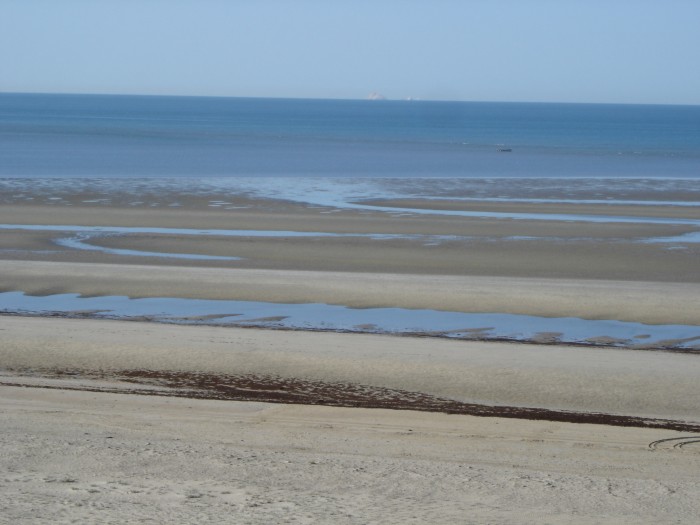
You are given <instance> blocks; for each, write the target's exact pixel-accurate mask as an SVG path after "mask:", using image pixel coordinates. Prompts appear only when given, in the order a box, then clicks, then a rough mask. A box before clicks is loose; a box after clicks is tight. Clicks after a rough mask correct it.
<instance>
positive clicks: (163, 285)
mask: <svg viewBox="0 0 700 525" xmlns="http://www.w3.org/2000/svg"><path fill="white" fill-rule="evenodd" d="M0 269H2V271H1V272H0V289H2V290H4V291H24V292H26V293H29V294H35V295H50V294H59V293H79V294H83V295H88V296H95V295H126V296H129V297H184V298H202V299H234V300H243V301H265V302H273V303H327V304H339V305H345V306H349V307H353V308H372V307H375V308H379V307H400V308H415V309H435V310H446V311H455V312H467V313H469V312H473V313H478V312H490V313H494V312H500V313H512V314H524V315H537V316H544V317H581V318H584V319H617V320H621V321H631V322H643V323H651V324H686V325H698V324H700V319H699V318H698V316H699V315H700V313H699V312H698V309H697V308H696V305H697V298H698V297H699V296H700V289H699V285H697V284H691V283H688V284H684V283H654V282H637V281H606V280H599V281H592V280H572V279H534V278H517V277H511V278H504V277H485V276H434V275H397V274H361V273H359V274H358V273H354V272H319V271H315V272H311V271H294V270H256V269H222V268H197V267H180V266H176V267H164V266H145V265H127V264H95V263H68V262H45V261H38V262H34V261H0Z"/></svg>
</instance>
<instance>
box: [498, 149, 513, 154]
mask: <svg viewBox="0 0 700 525" xmlns="http://www.w3.org/2000/svg"><path fill="white" fill-rule="evenodd" d="M498 151H500V152H501V153H510V152H511V151H513V149H512V148H498Z"/></svg>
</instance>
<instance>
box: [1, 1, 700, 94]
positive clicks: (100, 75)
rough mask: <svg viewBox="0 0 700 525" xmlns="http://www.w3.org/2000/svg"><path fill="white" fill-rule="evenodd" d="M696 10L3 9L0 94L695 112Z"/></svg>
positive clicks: (552, 4)
mask: <svg viewBox="0 0 700 525" xmlns="http://www.w3.org/2000/svg"><path fill="white" fill-rule="evenodd" d="M699 27H700V1H698V0H665V1H662V0H423V1H419V0H374V1H367V0H352V1H350V0H346V1H342V0H60V1H59V0H0V92H54V93H124V94H161V95H205V96H242V97H303V98H349V99H360V98H366V97H367V96H368V95H369V94H370V93H372V92H378V93H381V94H382V95H384V96H385V97H387V98H389V99H402V98H407V97H413V98H419V99H432V100H474V101H531V102H609V103H651V104H700V67H698V63H699V59H698V56H699V55H700V29H699Z"/></svg>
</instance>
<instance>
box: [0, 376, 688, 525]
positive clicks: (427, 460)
mask: <svg viewBox="0 0 700 525" xmlns="http://www.w3.org/2000/svg"><path fill="white" fill-rule="evenodd" d="M68 386H70V385H68ZM0 421H1V424H2V429H3V431H2V432H1V433H0V444H1V447H2V450H3V454H2V456H1V457H0V467H1V468H2V472H3V474H2V477H1V478H0V487H1V488H2V490H1V491H0V494H1V495H0V510H2V512H1V513H0V522H2V523H74V522H76V521H77V522H92V523H117V522H119V523H143V522H146V521H149V520H153V519H154V517H156V518H155V520H156V521H160V522H169V523H241V524H263V523H343V524H359V523H397V524H398V523H416V524H418V523H426V522H432V523H475V524H476V523H582V524H593V523H610V524H612V523H639V524H641V523H649V524H652V523H654V524H656V523H692V522H693V521H694V520H695V517H696V516H697V515H698V512H700V504H699V503H698V502H700V482H698V478H697V472H698V469H699V468H700V446H698V445H697V444H687V445H686V446H683V447H681V448H678V447H676V448H674V447H673V445H674V444H676V445H677V444H679V443H680V444H682V443H686V442H688V441H690V440H687V439H685V440H684V439H681V440H678V439H677V438H679V437H683V436H688V434H682V433H678V432H673V431H668V430H650V429H639V428H622V427H608V426H605V427H601V426H599V425H585V424H571V423H553V422H541V421H525V420H518V419H501V418H483V417H471V416H450V415H445V414H434V413H422V412H410V411H396V410H382V409H372V410H369V409H360V408H336V407H321V406H304V405H280V404H267V403H257V402H246V403H240V402H235V401H210V400H197V399H179V398H171V397H154V396H141V395H121V394H111V393H110V394H108V393H94V392H75V391H70V390H48V389H44V388H17V387H6V386H2V387H0ZM660 439H673V440H674V441H667V442H661V443H658V444H655V445H654V446H652V447H651V448H650V446H649V445H650V443H652V442H655V441H657V440H660ZM693 447H696V448H693Z"/></svg>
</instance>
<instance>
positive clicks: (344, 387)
mask: <svg viewBox="0 0 700 525" xmlns="http://www.w3.org/2000/svg"><path fill="white" fill-rule="evenodd" d="M16 372H18V373H20V374H21V372H20V371H16ZM25 375H26V374H25ZM32 375H34V376H36V375H37V371H34V373H33V374H32ZM38 375H39V376H40V377H52V378H66V377H80V378H84V379H110V380H121V381H125V382H129V383H133V384H134V385H135V388H133V389H128V390H125V389H120V388H109V387H89V386H49V385H41V386H38V387H35V386H34V385H18V384H13V383H4V382H0V385H3V386H22V387H28V388H50V389H59V390H84V391H90V392H107V393H128V394H139V395H151V396H166V397H185V398H192V399H211V400H227V401H257V402H266V403H282V404H304V405H323V406H336V407H354V408H383V409H392V410H415V411H421V412H439V413H445V414H454V415H469V416H478V417H501V418H512V419H528V420H544V421H556V422H563V423H585V424H596V425H610V426H621V427H637V428H658V429H666V430H676V431H680V432H693V433H700V424H691V423H685V422H683V421H674V420H667V419H652V418H643V417H634V416H624V415H616V414H605V413H599V412H572V411H566V410H552V409H546V408H529V407H513V406H491V405H479V404H474V403H464V402H460V401H455V400H452V399H447V398H440V397H436V396H431V395H428V394H423V393H420V392H408V391H403V390H395V389H389V388H382V387H373V386H366V385H354V384H350V383H327V382H322V381H308V380H301V379H290V378H280V377H267V376H255V375H247V376H229V375H217V374H207V373H192V372H172V371H153V370H119V371H111V372H92V371H91V372H86V371H68V370H52V371H45V372H44V371H42V372H40V373H39V374H38ZM136 385H141V386H145V385H150V386H158V387H166V388H167V389H168V390H165V391H164V390H150V389H144V388H138V387H137V386H136Z"/></svg>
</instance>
